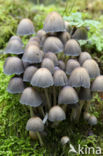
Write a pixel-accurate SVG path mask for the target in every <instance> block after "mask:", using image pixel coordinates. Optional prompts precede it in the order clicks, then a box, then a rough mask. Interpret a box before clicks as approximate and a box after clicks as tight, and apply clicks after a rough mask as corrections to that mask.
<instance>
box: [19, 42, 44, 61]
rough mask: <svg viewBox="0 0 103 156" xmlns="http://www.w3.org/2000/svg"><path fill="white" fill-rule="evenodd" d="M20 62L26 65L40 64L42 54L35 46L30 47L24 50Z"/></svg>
mask: <svg viewBox="0 0 103 156" xmlns="http://www.w3.org/2000/svg"><path fill="white" fill-rule="evenodd" d="M22 60H23V62H28V63H40V62H41V61H42V53H41V51H40V49H39V48H38V47H37V46H35V45H30V46H28V47H27V48H26V49H25V52H24V54H23V57H22Z"/></svg>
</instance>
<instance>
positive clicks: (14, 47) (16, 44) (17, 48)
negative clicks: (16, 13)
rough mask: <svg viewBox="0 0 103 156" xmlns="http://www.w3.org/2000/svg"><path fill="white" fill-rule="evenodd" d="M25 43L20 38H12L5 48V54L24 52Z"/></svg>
mask: <svg viewBox="0 0 103 156" xmlns="http://www.w3.org/2000/svg"><path fill="white" fill-rule="evenodd" d="M22 47H23V44H22V43H21V41H19V40H18V39H11V40H10V41H9V42H8V45H7V47H6V48H5V51H4V53H5V54H16V55H19V54H23V53H24V49H23V48H22Z"/></svg>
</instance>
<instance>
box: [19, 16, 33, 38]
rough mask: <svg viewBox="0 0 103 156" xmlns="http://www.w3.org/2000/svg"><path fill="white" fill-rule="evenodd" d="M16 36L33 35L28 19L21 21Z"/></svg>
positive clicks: (31, 25)
mask: <svg viewBox="0 0 103 156" xmlns="http://www.w3.org/2000/svg"><path fill="white" fill-rule="evenodd" d="M17 34H18V35H21V36H24V35H31V34H34V26H33V23H32V21H31V20H30V19H28V18H24V19H22V20H21V21H20V23H19V25H18V27H17Z"/></svg>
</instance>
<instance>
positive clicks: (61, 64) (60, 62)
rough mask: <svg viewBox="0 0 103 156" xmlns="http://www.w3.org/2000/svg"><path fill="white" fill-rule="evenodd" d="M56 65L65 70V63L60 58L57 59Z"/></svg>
mask: <svg viewBox="0 0 103 156" xmlns="http://www.w3.org/2000/svg"><path fill="white" fill-rule="evenodd" d="M58 66H59V67H60V69H62V70H64V71H65V63H64V62H63V61H62V60H59V61H58Z"/></svg>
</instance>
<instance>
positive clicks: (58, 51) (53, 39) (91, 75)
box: [4, 12, 103, 145]
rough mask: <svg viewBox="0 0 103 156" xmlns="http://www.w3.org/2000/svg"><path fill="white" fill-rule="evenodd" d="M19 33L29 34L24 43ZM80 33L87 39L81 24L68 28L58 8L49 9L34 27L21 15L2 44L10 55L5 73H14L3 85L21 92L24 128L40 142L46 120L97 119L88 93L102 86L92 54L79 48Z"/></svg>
mask: <svg viewBox="0 0 103 156" xmlns="http://www.w3.org/2000/svg"><path fill="white" fill-rule="evenodd" d="M32 34H36V35H34V36H33V35H32ZM24 35H29V36H30V35H32V36H30V39H29V41H28V43H27V45H26V46H25V48H24V45H23V42H22V36H24ZM80 39H81V40H84V39H87V30H86V28H74V27H73V28H72V27H71V26H70V24H69V23H68V22H67V21H66V22H65V21H64V20H63V18H62V17H61V16H60V15H59V14H58V13H57V12H51V13H50V14H49V15H48V16H47V17H46V19H45V22H44V27H43V29H41V30H39V31H38V32H37V33H35V31H34V26H33V23H32V21H31V20H30V19H22V20H21V21H20V23H19V25H18V27H17V36H12V37H11V38H10V40H9V42H8V45H7V47H6V48H5V54H8V56H9V57H8V58H7V59H6V61H5V64H4V73H5V74H6V75H13V77H12V78H11V79H10V82H9V84H8V88H7V90H8V92H9V93H11V94H21V98H20V103H21V104H23V105H27V106H29V107H30V115H31V118H30V119H29V120H28V121H27V125H26V129H27V130H28V131H29V134H30V136H31V137H32V138H35V137H37V138H38V139H39V141H40V144H41V145H43V140H42V137H41V135H42V134H43V131H44V127H47V126H49V125H50V124H51V122H52V123H55V125H56V124H59V123H60V122H61V121H63V120H65V119H66V118H70V120H74V121H79V118H80V115H81V114H83V116H84V120H86V121H88V124H90V125H91V126H93V125H96V124H97V119H96V117H95V116H93V115H91V114H90V113H89V112H88V111H89V106H90V100H91V99H92V95H93V94H92V93H94V92H103V76H102V75H100V69H99V67H98V64H97V63H96V61H95V60H93V58H92V57H91V55H90V54H89V53H88V52H82V50H81V47H80V45H79V42H78V40H80ZM11 54H12V55H11Z"/></svg>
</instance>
